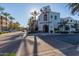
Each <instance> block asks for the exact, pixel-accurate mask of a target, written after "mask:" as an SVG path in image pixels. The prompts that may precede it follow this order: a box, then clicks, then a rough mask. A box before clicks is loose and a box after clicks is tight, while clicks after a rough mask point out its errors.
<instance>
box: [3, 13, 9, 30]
mask: <svg viewBox="0 0 79 59" xmlns="http://www.w3.org/2000/svg"><path fill="white" fill-rule="evenodd" d="M3 15H4V16H5V17H6V30H8V23H7V22H8V17H9V16H10V14H9V13H7V12H4V13H3Z"/></svg>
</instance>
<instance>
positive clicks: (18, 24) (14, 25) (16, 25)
mask: <svg viewBox="0 0 79 59" xmlns="http://www.w3.org/2000/svg"><path fill="white" fill-rule="evenodd" d="M13 28H14V30H20V23H19V22H15V23H14V24H13Z"/></svg>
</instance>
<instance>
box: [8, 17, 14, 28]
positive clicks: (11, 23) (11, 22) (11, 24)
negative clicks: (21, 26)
mask: <svg viewBox="0 0 79 59" xmlns="http://www.w3.org/2000/svg"><path fill="white" fill-rule="evenodd" d="M9 19H10V20H11V21H10V25H9V29H13V20H14V19H15V18H13V17H12V16H9Z"/></svg>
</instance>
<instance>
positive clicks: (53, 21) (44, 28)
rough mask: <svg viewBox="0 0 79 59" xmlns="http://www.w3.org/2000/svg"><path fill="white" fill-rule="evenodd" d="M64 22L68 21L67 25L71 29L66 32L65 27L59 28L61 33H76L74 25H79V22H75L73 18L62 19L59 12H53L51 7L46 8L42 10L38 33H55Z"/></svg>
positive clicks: (39, 17)
mask: <svg viewBox="0 0 79 59" xmlns="http://www.w3.org/2000/svg"><path fill="white" fill-rule="evenodd" d="M63 21H67V23H66V24H65V25H68V26H69V28H70V29H67V30H65V28H64V26H62V27H60V28H59V30H60V31H68V32H71V31H75V28H74V24H75V23H77V24H78V23H79V21H78V20H74V19H72V18H71V17H66V18H60V13H59V12H53V11H51V8H50V6H45V7H43V8H42V9H41V14H40V15H39V16H38V31H40V32H48V33H55V29H58V27H59V25H60V23H61V22H63Z"/></svg>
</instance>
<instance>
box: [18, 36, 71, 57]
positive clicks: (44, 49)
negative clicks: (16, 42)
mask: <svg viewBox="0 0 79 59" xmlns="http://www.w3.org/2000/svg"><path fill="white" fill-rule="evenodd" d="M26 44H27V47H26V48H27V52H26V54H27V53H29V54H28V55H29V56H33V55H35V56H36V55H37V56H65V55H64V54H63V53H62V52H61V51H60V50H59V49H57V48H55V47H52V46H50V45H49V44H47V43H46V42H44V41H43V40H42V39H40V38H39V37H34V36H28V37H27V38H26ZM65 44H66V43H65ZM67 45H71V44H68V43H67ZM26 48H25V47H24V43H23V42H22V44H21V45H20V48H19V50H18V52H17V55H18V56H19V55H20V56H23V55H24V54H25V49H26ZM67 48H68V47H67ZM63 49H66V48H63Z"/></svg>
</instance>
